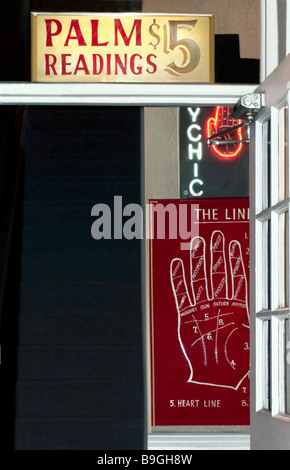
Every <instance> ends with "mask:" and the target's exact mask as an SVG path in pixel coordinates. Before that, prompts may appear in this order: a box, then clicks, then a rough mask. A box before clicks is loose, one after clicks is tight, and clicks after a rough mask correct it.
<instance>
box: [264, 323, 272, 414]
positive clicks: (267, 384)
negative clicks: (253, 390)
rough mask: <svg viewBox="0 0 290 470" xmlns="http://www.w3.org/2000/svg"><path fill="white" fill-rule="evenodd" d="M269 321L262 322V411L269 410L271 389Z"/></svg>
mask: <svg viewBox="0 0 290 470" xmlns="http://www.w3.org/2000/svg"><path fill="white" fill-rule="evenodd" d="M271 350H272V348H271V321H270V320H265V321H263V371H262V372H263V378H262V380H263V384H262V387H263V409H264V410H269V411H270V410H271V409H272V405H271V389H272V385H271V384H272V370H271Z"/></svg>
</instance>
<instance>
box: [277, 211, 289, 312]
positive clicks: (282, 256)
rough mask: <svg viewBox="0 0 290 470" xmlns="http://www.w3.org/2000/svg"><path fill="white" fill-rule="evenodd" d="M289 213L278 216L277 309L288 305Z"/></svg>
mask: <svg viewBox="0 0 290 470" xmlns="http://www.w3.org/2000/svg"><path fill="white" fill-rule="evenodd" d="M288 227H289V213H288V212H284V213H283V214H281V215H280V216H279V243H278V250H279V273H278V276H279V307H287V306H288V305H289V287H288V283H289V271H288V262H287V259H288V244H289V233H288V231H289V229H288Z"/></svg>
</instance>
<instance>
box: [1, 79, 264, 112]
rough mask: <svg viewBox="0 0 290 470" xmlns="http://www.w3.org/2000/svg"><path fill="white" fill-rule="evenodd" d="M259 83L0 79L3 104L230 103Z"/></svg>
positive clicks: (163, 104) (125, 104) (140, 104)
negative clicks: (20, 80)
mask: <svg viewBox="0 0 290 470" xmlns="http://www.w3.org/2000/svg"><path fill="white" fill-rule="evenodd" d="M256 88H257V85H215V84H212V85H211V84H209V85H208V84H206V85H203V84H184V83H182V84H163V83H158V84H146V83H145V84H143V83H137V84H136V83H135V84H131V83H28V82H14V83H13V82H9V83H7V82H5V83H4V82H2V83H1V82H0V104H3V105H5V104H6V105H14V104H15V105H16V104H20V105H21V104H23V105H33V104H35V105H36V104H37V105H45V104H47V105H111V106H118V105H124V106H183V105H186V106H188V105H189V104H191V103H194V105H195V106H199V105H211V106H215V105H227V104H229V105H231V104H234V103H235V102H236V101H238V100H239V98H240V97H241V96H242V95H245V94H247V93H253V92H254V91H255V90H256Z"/></svg>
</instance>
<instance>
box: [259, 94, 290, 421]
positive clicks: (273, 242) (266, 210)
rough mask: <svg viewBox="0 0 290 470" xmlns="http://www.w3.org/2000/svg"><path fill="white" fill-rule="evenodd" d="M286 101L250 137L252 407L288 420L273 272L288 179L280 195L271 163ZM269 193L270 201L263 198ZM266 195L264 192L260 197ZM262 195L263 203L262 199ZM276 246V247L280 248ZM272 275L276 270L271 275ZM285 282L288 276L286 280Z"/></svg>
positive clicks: (288, 313) (283, 314)
mask: <svg viewBox="0 0 290 470" xmlns="http://www.w3.org/2000/svg"><path fill="white" fill-rule="evenodd" d="M289 103H290V92H289V91H288V92H287V93H285V94H284V95H283V96H282V97H280V98H279V100H278V101H277V102H275V103H274V104H272V105H271V107H270V108H269V109H268V111H267V112H265V113H263V116H262V118H260V119H258V120H257V121H256V123H255V126H256V129H255V132H256V139H255V145H256V148H255V155H256V158H255V166H256V169H255V174H256V181H255V186H256V191H255V216H254V223H255V236H256V240H255V245H256V252H255V267H256V283H255V299H256V300H255V312H256V412H258V413H265V414H268V415H269V416H272V417H273V418H277V419H281V420H284V421H287V422H289V423H290V414H287V413H285V410H284V405H285V396H284V390H285V379H286V378H285V376H284V370H285V369H284V368H285V354H286V351H285V331H284V320H285V319H286V318H290V304H289V299H288V305H287V306H286V305H282V306H281V305H280V298H279V293H280V287H281V286H280V284H279V272H280V267H281V264H282V260H281V258H282V256H284V255H285V253H287V259H286V262H285V268H286V271H288V273H289V271H290V259H289V228H290V224H289V214H290V193H289V184H288V194H286V196H285V197H283V198H281V196H280V195H279V178H280V175H281V172H280V171H279V168H278V165H277V160H278V158H277V155H279V110H280V109H282V108H283V106H284V105H286V106H287V107H288V109H289ZM289 121H290V119H289V111H288V122H287V129H286V132H287V136H288V141H289V136H290V123H289ZM266 122H270V124H271V150H270V152H271V155H270V161H271V172H270V173H271V174H270V175H268V176H269V177H270V181H269V186H268V185H267V184H263V179H262V178H261V175H262V174H263V172H264V168H263V167H264V165H265V162H264V160H265V151H266V149H265V148H266V145H265V138H264V136H263V129H264V126H265V124H266ZM287 159H288V162H289V159H290V149H289V145H288V148H287ZM286 179H287V180H288V182H289V181H290V173H289V164H288V166H287V174H286ZM268 188H269V189H270V191H269V193H270V195H271V200H269V194H266V193H267V192H268ZM265 196H267V197H265ZM266 199H268V204H267V207H265V200H266ZM287 212H288V242H287V240H286V245H285V246H284V247H283V246H282V244H283V243H282V240H281V238H280V227H279V222H280V218H281V216H282V214H284V213H287ZM268 220H270V221H271V227H270V232H271V234H270V247H269V248H270V249H269V251H270V265H271V269H270V279H269V283H270V292H271V294H270V297H271V301H270V305H268V308H265V307H264V305H266V303H267V299H265V296H266V295H268V294H267V292H266V289H265V285H267V284H268V280H267V275H268V273H267V269H265V266H264V265H263V260H264V259H265V253H263V247H264V239H263V228H262V227H263V224H265V223H267V221H268ZM281 246H282V248H283V249H282V251H281ZM277 274H278V275H277ZM288 284H289V279H288ZM288 297H289V285H288ZM265 321H270V325H271V328H270V335H271V338H270V339H271V357H270V358H269V361H270V363H271V377H270V381H271V385H270V391H271V397H270V402H271V407H270V408H269V409H267V408H265V406H264V404H265V402H266V401H267V400H266V399H267V397H265V393H266V387H265V370H266V369H267V364H266V362H267V357H265V350H266V348H265V345H264V342H265V336H264V329H263V323H264V322H265Z"/></svg>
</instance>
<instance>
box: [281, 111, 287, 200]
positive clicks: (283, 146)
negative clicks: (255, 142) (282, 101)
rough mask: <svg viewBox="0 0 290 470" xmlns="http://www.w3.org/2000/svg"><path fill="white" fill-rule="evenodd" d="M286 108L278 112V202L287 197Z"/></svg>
mask: <svg viewBox="0 0 290 470" xmlns="http://www.w3.org/2000/svg"><path fill="white" fill-rule="evenodd" d="M287 154H288V108H287V107H286V106H283V107H282V108H281V109H280V110H279V201H283V200H284V199H285V198H286V197H287V196H288V178H287V174H288V158H287Z"/></svg>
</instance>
